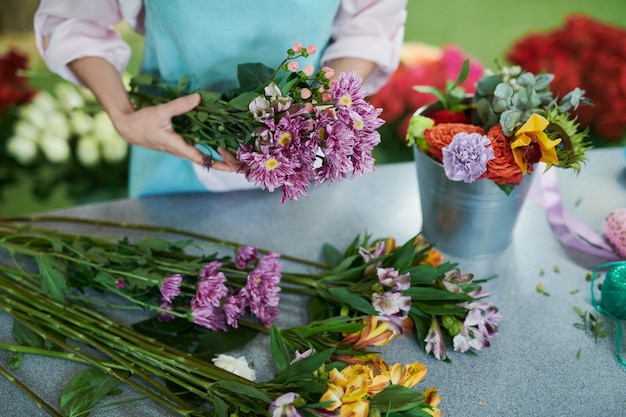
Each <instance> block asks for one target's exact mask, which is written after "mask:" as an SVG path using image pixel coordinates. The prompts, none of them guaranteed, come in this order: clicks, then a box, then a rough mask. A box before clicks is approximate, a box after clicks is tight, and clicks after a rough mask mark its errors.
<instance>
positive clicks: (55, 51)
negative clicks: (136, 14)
mask: <svg viewBox="0 0 626 417" xmlns="http://www.w3.org/2000/svg"><path fill="white" fill-rule="evenodd" d="M121 21H122V14H121V11H120V7H119V5H118V2H117V1H116V0H89V1H84V0H42V1H41V3H40V5H39V8H38V9H37V12H36V13H35V18H34V29H35V41H36V43H37V49H38V50H39V53H40V54H41V56H42V57H43V59H44V61H45V63H46V65H47V66H48V68H49V69H50V70H51V71H52V72H55V73H57V74H59V75H60V76H62V77H63V78H65V79H67V80H69V81H71V82H73V83H76V84H80V82H79V81H78V79H77V78H76V77H75V76H74V74H73V73H72V71H71V70H70V69H69V67H68V65H67V64H68V63H69V62H71V61H72V60H74V59H77V58H81V57H85V56H99V57H102V58H104V59H106V60H107V61H109V62H110V63H111V64H112V65H113V66H115V68H117V70H118V71H119V72H120V73H122V72H123V71H124V69H125V68H126V65H127V64H128V61H129V59H130V54H131V49H130V47H129V46H128V45H127V44H126V43H125V42H124V41H123V40H122V38H121V37H120V35H119V33H117V32H116V31H115V30H114V29H113V26H114V25H115V24H117V23H119V22H121Z"/></svg>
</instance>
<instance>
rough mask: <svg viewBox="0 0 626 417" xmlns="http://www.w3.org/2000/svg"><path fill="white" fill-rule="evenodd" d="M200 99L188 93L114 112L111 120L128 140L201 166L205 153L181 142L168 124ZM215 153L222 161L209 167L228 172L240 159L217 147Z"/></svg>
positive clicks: (235, 168)
mask: <svg viewBox="0 0 626 417" xmlns="http://www.w3.org/2000/svg"><path fill="white" fill-rule="evenodd" d="M200 100H201V98H200V94H197V93H194V94H190V95H188V96H183V97H179V98H177V99H176V100H172V101H170V102H167V103H164V104H160V105H158V106H153V107H146V108H143V109H140V110H137V111H133V112H131V113H123V114H118V115H117V117H115V119H114V120H113V123H114V124H115V127H116V129H117V130H118V132H119V133H120V135H121V136H122V137H123V138H124V139H125V140H126V141H127V142H128V143H131V144H133V145H138V146H142V147H144V148H148V149H154V150H157V151H162V152H167V153H170V154H172V155H174V156H177V157H179V158H186V159H189V160H190V161H192V162H195V163H197V164H200V165H202V164H203V163H204V159H205V155H204V154H203V153H202V152H200V150H198V149H197V148H195V147H194V146H192V145H190V144H188V143H187V142H185V140H184V139H183V138H182V136H180V135H179V134H178V133H176V132H175V131H174V127H173V126H172V117H174V116H178V115H181V114H183V113H186V112H188V111H191V110H193V109H194V108H195V107H196V106H197V105H198V104H200ZM218 153H219V154H220V156H221V157H222V158H223V159H224V161H213V163H212V165H211V167H212V168H213V169H217V170H220V171H230V172H234V171H236V170H237V167H238V166H239V164H240V162H239V161H238V160H237V158H236V157H235V155H233V154H232V153H231V152H228V151H226V150H224V149H221V148H218Z"/></svg>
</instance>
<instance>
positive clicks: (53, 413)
mask: <svg viewBox="0 0 626 417" xmlns="http://www.w3.org/2000/svg"><path fill="white" fill-rule="evenodd" d="M0 376H3V377H4V378H6V379H7V380H8V381H9V382H10V383H11V384H13V386H15V387H17V388H18V389H19V390H21V391H22V392H23V393H24V394H26V395H27V396H28V397H29V398H30V399H31V400H32V401H33V402H34V403H35V404H36V405H37V407H39V408H41V409H42V410H44V411H46V412H47V413H48V414H50V415H51V416H53V417H63V415H62V414H60V413H59V412H58V411H57V410H55V409H54V408H53V407H52V406H51V405H50V404H48V403H47V402H45V401H44V400H43V399H42V398H41V397H40V396H38V395H37V394H35V393H34V392H33V391H32V390H31V389H30V388H28V386H26V385H25V384H24V383H23V382H21V381H20V380H19V379H17V378H15V377H14V376H13V375H12V374H11V373H10V372H9V371H7V370H6V369H4V368H3V367H2V366H0Z"/></svg>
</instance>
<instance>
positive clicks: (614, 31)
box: [507, 14, 626, 141]
mask: <svg viewBox="0 0 626 417" xmlns="http://www.w3.org/2000/svg"><path fill="white" fill-rule="evenodd" d="M507 59H508V60H509V61H510V62H511V63H513V64H516V65H520V66H521V67H523V68H524V69H526V70H527V71H531V72H540V71H543V70H545V71H547V72H550V73H552V74H554V76H555V79H554V81H553V82H552V85H553V89H554V91H555V93H556V94H558V95H560V96H561V97H562V96H563V95H564V94H565V93H567V92H568V91H570V90H572V89H573V88H575V87H580V88H581V89H583V90H585V91H586V94H585V95H586V96H587V97H588V98H589V99H591V100H592V101H593V103H594V106H593V107H591V106H581V107H579V108H578V110H577V112H576V115H577V116H578V121H579V122H580V124H581V125H583V126H592V127H593V129H594V131H595V133H596V134H597V135H599V136H600V137H602V138H603V139H606V140H609V141H617V140H619V139H620V138H622V135H624V134H625V133H626V30H625V29H622V28H619V27H616V26H611V25H609V24H607V23H604V22H600V21H597V20H594V19H593V18H591V17H589V16H587V15H584V14H573V15H570V16H569V17H568V18H567V19H566V21H565V25H564V27H562V28H560V29H556V30H554V31H551V32H547V33H531V34H529V35H527V36H526V37H524V38H522V39H520V40H519V41H517V42H516V43H515V44H514V45H513V46H512V48H511V49H510V50H509V52H508V53H507Z"/></svg>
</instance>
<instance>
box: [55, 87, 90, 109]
mask: <svg viewBox="0 0 626 417" xmlns="http://www.w3.org/2000/svg"><path fill="white" fill-rule="evenodd" d="M55 93H56V96H57V99H58V103H59V105H60V106H61V108H62V109H63V110H65V111H71V110H73V109H77V108H81V107H84V106H85V100H84V99H83V96H81V95H80V93H79V92H78V90H77V89H76V87H74V86H73V85H71V84H69V83H59V84H57V86H56V88H55Z"/></svg>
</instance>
